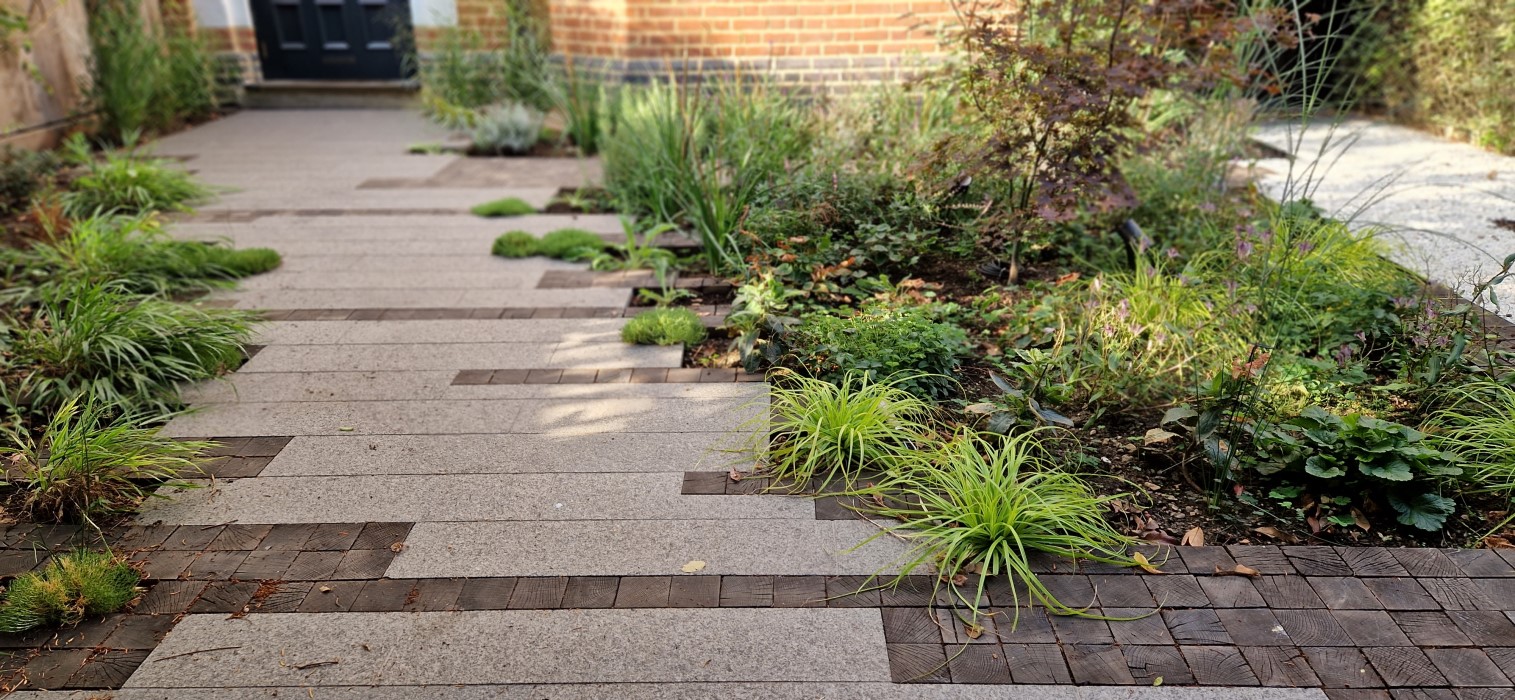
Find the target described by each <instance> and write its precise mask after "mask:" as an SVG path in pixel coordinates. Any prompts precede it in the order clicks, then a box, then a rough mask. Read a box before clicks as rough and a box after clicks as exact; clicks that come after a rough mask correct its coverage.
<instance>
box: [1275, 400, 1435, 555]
mask: <svg viewBox="0 0 1515 700" xmlns="http://www.w3.org/2000/svg"><path fill="white" fill-rule="evenodd" d="M1257 445H1258V448H1259V450H1260V451H1261V454H1260V455H1259V457H1258V458H1257V461H1256V464H1255V465H1254V466H1255V468H1256V469H1257V470H1258V472H1260V473H1262V474H1264V475H1268V476H1272V475H1281V478H1283V479H1286V480H1287V481H1288V484H1287V485H1290V486H1296V487H1299V488H1298V489H1296V490H1294V491H1293V492H1288V491H1282V492H1279V495H1280V496H1281V497H1284V498H1294V497H1298V496H1301V495H1306V494H1307V495H1309V496H1311V497H1312V499H1313V500H1314V501H1315V502H1316V503H1319V504H1320V505H1321V506H1322V508H1321V509H1320V514H1319V516H1317V517H1319V519H1320V520H1321V521H1322V522H1323V523H1329V524H1335V525H1339V526H1342V527H1348V526H1351V525H1352V524H1353V523H1354V522H1355V518H1354V517H1353V515H1352V514H1350V513H1349V512H1348V509H1347V508H1345V507H1344V506H1348V505H1351V504H1365V503H1367V502H1370V501H1376V500H1377V499H1379V498H1384V499H1385V500H1386V501H1387V505H1389V506H1390V507H1392V508H1393V510H1394V512H1395V513H1397V514H1398V518H1397V519H1398V521H1399V522H1400V523H1401V524H1403V525H1409V526H1412V527H1415V528H1418V529H1421V530H1427V531H1432V532H1434V531H1436V530H1440V529H1441V528H1442V526H1443V525H1445V524H1446V520H1447V518H1448V517H1449V516H1451V515H1452V512H1453V511H1454V510H1455V509H1456V504H1455V503H1454V502H1453V501H1452V500H1451V499H1449V498H1445V497H1443V496H1441V495H1440V487H1441V482H1442V481H1443V480H1444V479H1445V478H1446V477H1451V476H1457V475H1460V474H1461V473H1462V469H1461V468H1460V467H1458V466H1457V465H1456V463H1455V461H1454V460H1455V457H1454V456H1453V455H1452V454H1449V453H1445V452H1441V451H1439V450H1436V449H1434V448H1432V447H1430V445H1429V444H1428V443H1427V442H1426V441H1425V434H1424V433H1421V432H1420V431H1417V430H1414V429H1411V428H1408V427H1406V426H1403V425H1400V424H1398V423H1391V422H1389V421H1384V420H1379V419H1377V418H1373V417H1371V416H1365V415H1361V414H1356V413H1353V414H1349V415H1345V416H1338V415H1335V414H1333V413H1331V412H1329V411H1326V410H1324V409H1322V408H1320V407H1318V406H1311V407H1308V408H1306V409H1305V410H1304V411H1303V412H1301V413H1300V415H1299V416H1298V417H1297V418H1295V419H1293V420H1291V421H1288V422H1287V423H1285V424H1283V425H1281V426H1279V427H1278V428H1276V429H1264V430H1260V431H1258V434H1257ZM1275 491H1279V490H1278V489H1275ZM1331 506H1335V507H1334V508H1332V507H1331ZM1369 510H1371V508H1369Z"/></svg>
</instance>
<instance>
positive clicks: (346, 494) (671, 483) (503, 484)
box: [138, 472, 815, 525]
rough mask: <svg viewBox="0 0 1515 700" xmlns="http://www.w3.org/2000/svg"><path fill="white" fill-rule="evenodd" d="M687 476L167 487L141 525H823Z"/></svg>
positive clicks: (801, 509) (376, 478)
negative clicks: (696, 486) (720, 492)
mask: <svg viewBox="0 0 1515 700" xmlns="http://www.w3.org/2000/svg"><path fill="white" fill-rule="evenodd" d="M682 481H683V475H682V474H676V473H646V474H637V473H624V472H622V473H607V474H596V473H568V474H543V473H535V474H521V473H506V474H445V475H438V474H428V475H414V474H405V475H394V474H385V475H364V476H295V477H270V476H260V477H259V478H256V479H235V480H232V481H225V482H216V483H213V484H212V483H209V482H205V483H200V484H198V486H199V487H200V488H194V489H189V490H184V489H179V488H174V487H164V488H163V489H160V490H159V495H162V496H167V497H168V498H169V500H159V501H154V502H152V503H150V504H147V505H145V506H144V507H143V509H142V512H141V513H140V515H139V516H138V519H139V521H140V522H144V523H151V522H157V521H162V522H170V523H179V524H184V525H216V524H219V523H228V522H238V523H326V522H355V523H362V522H378V521H399V522H496V521H550V520H704V519H716V518H724V519H728V520H744V519H781V518H794V519H802V520H810V519H812V518H814V514H815V507H814V506H813V505H812V504H811V502H810V501H809V500H808V499H804V498H778V497H775V498H745V497H741V496H699V497H691V496H681V495H679V490H680V489H679V484H680V483H681V482H682Z"/></svg>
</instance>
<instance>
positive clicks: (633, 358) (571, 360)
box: [238, 340, 684, 374]
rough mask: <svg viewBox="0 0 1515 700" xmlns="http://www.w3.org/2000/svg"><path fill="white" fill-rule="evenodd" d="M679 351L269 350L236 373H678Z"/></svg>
mask: <svg viewBox="0 0 1515 700" xmlns="http://www.w3.org/2000/svg"><path fill="white" fill-rule="evenodd" d="M683 352H684V349H683V346H679V345H675V346H666V347H659V346H654V345H628V344H626V343H622V342H620V341H619V340H617V341H612V342H600V341H596V342H579V341H573V342H566V343H565V342H550V341H549V342H515V343H486V342H472V343H425V344H420V343H412V344H403V345H401V344H379V343H367V344H361V345H271V346H269V347H266V348H264V349H263V350H261V351H259V352H258V354H257V355H256V356H254V357H253V358H252V359H251V360H248V361H247V364H245V365H243V366H242V368H241V369H240V370H238V371H239V372H241V373H244V374H256V373H259V372H374V371H412V370H439V369H440V370H447V369H451V370H459V369H473V368H478V367H489V368H492V369H537V368H547V369H570V368H591V369H600V368H621V367H632V368H636V367H678V366H679V365H680V364H681V363H682V361H683Z"/></svg>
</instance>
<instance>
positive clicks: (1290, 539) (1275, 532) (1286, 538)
mask: <svg viewBox="0 0 1515 700" xmlns="http://www.w3.org/2000/svg"><path fill="white" fill-rule="evenodd" d="M1252 531H1253V532H1255V533H1257V534H1259V535H1266V536H1268V537H1272V538H1273V539H1275V540H1278V541H1280V542H1283V543H1285V544H1294V543H1295V542H1297V541H1299V540H1298V538H1296V537H1295V536H1293V535H1291V534H1289V533H1287V532H1284V531H1283V530H1280V529H1278V528H1276V527H1268V526H1264V527H1254V528H1252Z"/></svg>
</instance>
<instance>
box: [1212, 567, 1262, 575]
mask: <svg viewBox="0 0 1515 700" xmlns="http://www.w3.org/2000/svg"><path fill="white" fill-rule="evenodd" d="M1215 575H1216V576H1246V577H1248V578H1257V577H1258V576H1261V575H1262V572H1261V571H1258V570H1257V569H1254V568H1252V567H1250V566H1247V565H1246V564H1237V565H1236V566H1234V567H1232V568H1229V569H1222V568H1220V565H1219V564H1217V565H1216V566H1215Z"/></svg>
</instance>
